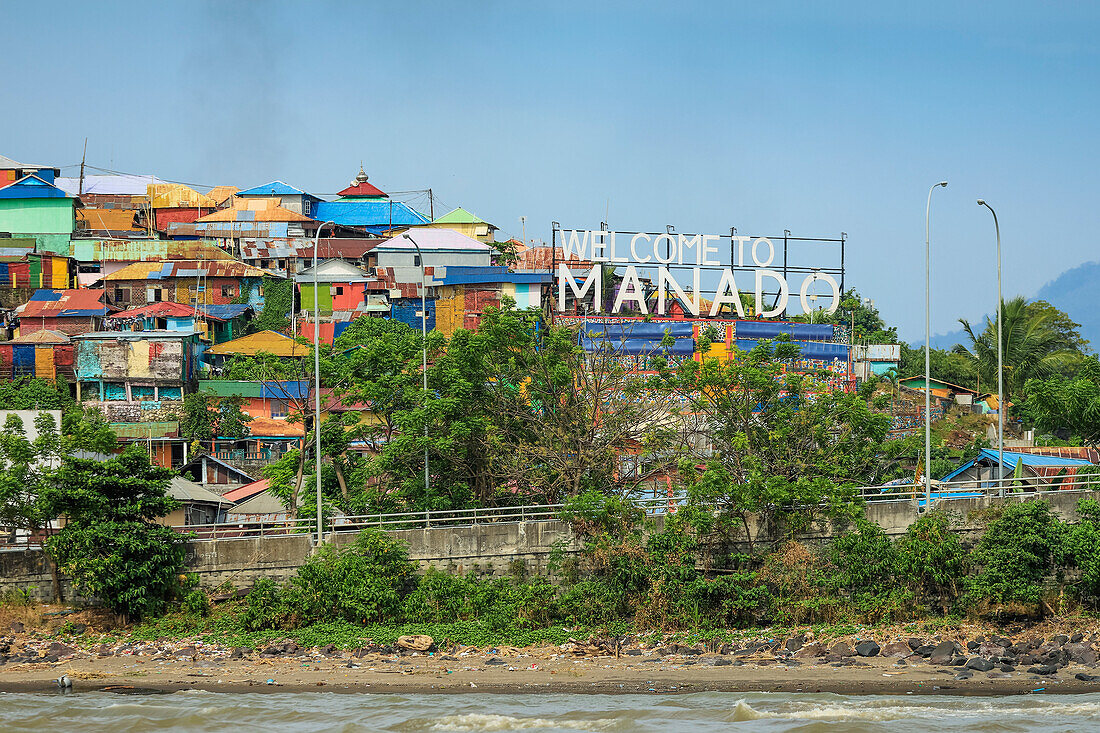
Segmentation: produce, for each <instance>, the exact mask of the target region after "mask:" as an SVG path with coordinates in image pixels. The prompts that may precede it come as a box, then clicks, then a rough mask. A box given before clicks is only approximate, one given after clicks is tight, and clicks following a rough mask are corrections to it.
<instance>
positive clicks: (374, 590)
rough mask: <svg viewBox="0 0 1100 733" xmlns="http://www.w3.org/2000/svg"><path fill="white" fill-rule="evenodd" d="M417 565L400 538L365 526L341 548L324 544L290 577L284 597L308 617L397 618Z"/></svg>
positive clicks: (363, 621)
mask: <svg viewBox="0 0 1100 733" xmlns="http://www.w3.org/2000/svg"><path fill="white" fill-rule="evenodd" d="M415 569H416V565H415V564H414V563H413V562H411V561H410V560H409V554H408V549H407V548H406V547H405V545H404V543H402V542H400V541H399V540H395V539H393V538H391V537H390V536H389V535H387V534H385V533H384V532H381V531H379V530H369V529H368V530H364V531H363V532H362V533H360V535H359V536H358V537H357V538H356V539H355V542H353V543H352V544H350V545H348V546H347V547H344V548H343V549H340V550H336V549H335V548H333V547H332V546H331V545H323V546H322V547H321V548H320V549H319V550H318V551H317V553H316V554H314V555H313V556H312V557H311V558H309V560H308V561H307V562H306V563H305V564H304V565H303V566H302V567H301V568H299V570H298V574H297V575H295V576H294V577H293V578H291V580H290V584H289V588H288V589H287V593H288V600H289V603H290V605H291V607H292V608H293V610H294V613H295V614H297V615H299V616H301V617H302V618H305V619H309V620H310V621H319V620H335V619H344V620H346V621H351V622H353V623H360V624H368V623H375V622H384V621H395V620H397V619H399V618H400V616H401V612H402V598H403V596H404V594H405V591H406V589H407V586H408V585H409V583H410V582H411V579H412V576H413V572H414V571H415Z"/></svg>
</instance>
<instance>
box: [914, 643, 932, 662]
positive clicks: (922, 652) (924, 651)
mask: <svg viewBox="0 0 1100 733" xmlns="http://www.w3.org/2000/svg"><path fill="white" fill-rule="evenodd" d="M934 651H936V645H935V644H924V645H923V646H919V647H917V648H916V649H914V650H913V653H914V654H916V655H917V656H919V657H924V658H925V659H927V658H928V657H929V656H931V654H932V652H934Z"/></svg>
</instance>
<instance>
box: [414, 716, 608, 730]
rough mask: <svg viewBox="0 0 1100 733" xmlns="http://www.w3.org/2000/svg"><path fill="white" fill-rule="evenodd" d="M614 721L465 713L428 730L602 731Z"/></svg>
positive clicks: (434, 725) (438, 722) (445, 719)
mask: <svg viewBox="0 0 1100 733" xmlns="http://www.w3.org/2000/svg"><path fill="white" fill-rule="evenodd" d="M615 724H616V721H614V720H550V719H548V718H516V717H512V716H511V715H491V714H485V713H465V714H461V715H445V716H443V717H441V718H439V720H437V721H436V722H435V723H434V724H433V725H432V727H431V728H430V729H429V730H453V731H505V730H539V729H556V730H562V729H565V730H588V731H604V730H609V729H610V728H612V727H613V726H615Z"/></svg>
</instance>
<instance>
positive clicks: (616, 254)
mask: <svg viewBox="0 0 1100 733" xmlns="http://www.w3.org/2000/svg"><path fill="white" fill-rule="evenodd" d="M559 233H560V236H561V244H562V251H563V253H564V254H565V257H566V259H569V258H570V257H575V258H577V259H579V260H587V261H590V262H593V263H596V264H597V265H600V264H601V263H606V264H609V265H612V266H616V267H617V266H625V271H624V273H623V280H622V286H621V287H620V288H619V291H618V293H617V294H616V296H615V302H614V305H613V306H612V308H611V313H613V314H614V313H619V312H620V311H622V309H623V307H624V306H629V307H630V308H631V309H632V310H636V311H638V312H641V313H642V314H648V313H649V306H648V305H647V304H646V301H645V291H644V289H643V287H642V282H641V276H640V275H639V273H638V270H639V268H641V269H642V270H643V271H646V270H656V280H657V305H656V314H657V315H664V314H665V307H666V302H667V299H668V297H669V294H670V293H672V294H674V295H676V296H678V297H679V298H680V301H681V302H682V303H684V304H685V306H686V307H687V309H688V310H689V311H690V312H691V315H693V316H696V317H698V316H699V315H700V312H699V311H700V299H701V292H702V291H701V288H700V280H701V276H702V272H703V270H718V269H720V270H721V279H720V280H719V282H718V286H717V288H715V291H714V297H713V298H712V299H711V307H710V313H709V315H710V316H711V317H713V316H716V315H718V314H719V313H720V312H721V310H722V307H723V306H725V305H730V306H732V307H733V309H734V311H735V312H736V313H737V315H738V317H740V318H744V317H745V311H744V308H743V306H742V305H741V289H740V288H739V286H738V283H737V281H736V278H735V275H734V266H732V265H731V266H725V267H724V266H723V265H722V263H721V262H720V261H719V260H718V259H717V257H718V252H719V246H718V245H719V242H720V241H721V240H722V239H727V240H730V241H731V244H732V249H731V253H735V255H736V261H737V265H736V268H737V269H738V270H740V271H741V274H742V275H744V274H747V272H752V273H753V280H754V283H753V285H754V288H753V290H752V291H750V292H753V293H754V294H755V296H756V313H757V314H758V315H760V316H762V317H764V318H768V317H772V316H777V315H780V314H782V313H783V312H785V311H786V309H787V304H788V302H789V300H790V294H791V288H790V284H789V283H788V282H787V278H786V277H784V276H783V273H782V272H778V271H776V270H774V269H771V264H772V262H773V261H774V260H775V244H774V243H773V242H772V241H771V240H770V239H768V238H767V237H756V238H753V237H744V236H736V235H726V236H721V235H717V234H693V235H687V234H647V233H644V232H639V233H625V234H624V233H623V232H612V231H606V230H577V229H563V230H560V232H559ZM746 253H748V255H749V257H750V258H751V262H752V265H755V267H752V265H746V264H745V263H746V258H745V255H746ZM746 268H747V269H746ZM673 269H675V270H677V271H679V272H680V273H681V275H683V274H684V273H685V271H686V272H687V273H688V274H690V275H691V277H692V285H691V288H690V291H689V290H687V289H685V288H684V287H683V286H682V285H681V284H680V282H679V281H678V280H677V278H676V277H675V276H674V275H673ZM556 275H557V288H558V298H557V311H558V312H559V313H563V312H565V310H566V295H567V291H566V288H567V287H568V288H569V290H570V291H571V292H572V293H573V295H574V297H575V298H577V299H578V300H579V299H583V298H585V297H586V296H588V295H589V293H591V294H592V301H593V310H594V312H596V313H599V312H600V309H601V307H602V305H601V304H602V303H603V297H602V296H603V267H602V266H596V267H592V268H591V270H590V271H589V273H588V276H587V277H586V278H585V279H584V282H583V283H578V282H577V280H576V278H575V277H574V276H573V272H572V270H571V268H570V265H569V263H568V262H562V263H559V264H558V267H557V273H556ZM765 282H769V283H774V285H775V286H777V287H778V297H777V298H776V299H775V301H774V303H773V304H772V307H771V308H767V307H766V306H765V303H764V293H765ZM815 282H823V283H825V284H826V285H828V287H829V289H830V290H831V291H832V300H831V302H830V304H829V307H828V308H826V309H825V310H826V311H827V312H828V313H833V312H834V311H836V309H837V307H838V306H839V305H840V285H839V284H838V283H837V281H836V279H835V278H833V276H832V275H830V274H829V273H827V272H818V271H815V272H811V273H810V274H808V275H806V277H805V279H803V281H802V283H801V285H800V286H799V289H798V295H799V300H800V303H801V305H802V310H803V311H805V312H806V313H809V312H810V311H811V310H812V309H811V306H810V289H811V287H812V286H813V284H814V283H815Z"/></svg>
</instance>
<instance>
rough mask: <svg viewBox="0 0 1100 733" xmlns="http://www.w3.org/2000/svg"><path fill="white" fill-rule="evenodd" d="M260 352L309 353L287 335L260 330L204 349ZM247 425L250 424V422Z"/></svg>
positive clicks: (226, 352) (218, 353)
mask: <svg viewBox="0 0 1100 733" xmlns="http://www.w3.org/2000/svg"><path fill="white" fill-rule="evenodd" d="M261 352H263V353H265V354H273V355H274V356H287V357H291V356H306V355H308V354H309V347H308V346H304V345H302V344H300V343H298V342H297V341H295V340H294V339H292V338H290V337H289V336H284V335H283V334H281V333H279V332H278V331H260V332H259V333H251V334H249V335H247V336H242V337H240V338H239V339H233V340H232V341H226V342H225V343H222V344H218V345H217V346H212V347H211V348H209V349H207V350H206V353H208V354H214V355H216V356H230V355H235V354H240V355H242V356H255V355H256V354H259V353H261ZM249 425H250V426H251V423H249Z"/></svg>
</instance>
